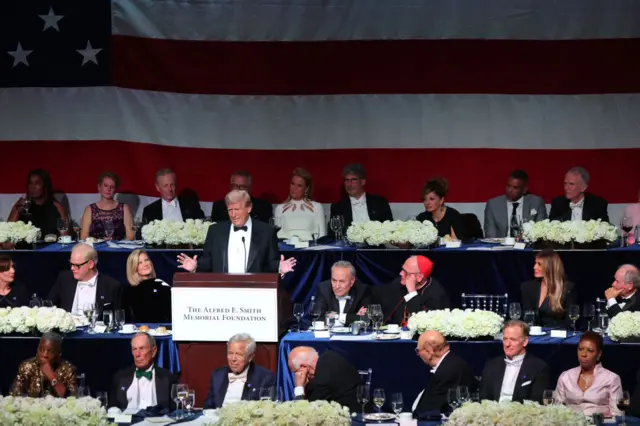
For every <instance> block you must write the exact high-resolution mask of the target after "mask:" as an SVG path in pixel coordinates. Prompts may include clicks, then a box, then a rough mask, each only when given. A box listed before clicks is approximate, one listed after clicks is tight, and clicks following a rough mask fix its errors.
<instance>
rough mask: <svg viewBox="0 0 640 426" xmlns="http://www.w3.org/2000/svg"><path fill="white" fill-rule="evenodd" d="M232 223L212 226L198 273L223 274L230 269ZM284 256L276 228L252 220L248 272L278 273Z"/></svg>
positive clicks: (199, 261)
mask: <svg viewBox="0 0 640 426" xmlns="http://www.w3.org/2000/svg"><path fill="white" fill-rule="evenodd" d="M230 229H231V222H229V221H224V222H220V223H216V224H215V225H211V226H210V227H209V230H208V231H207V239H206V240H205V242H204V251H203V252H202V257H201V258H199V259H198V269H197V271H198V272H222V273H226V272H228V270H229V262H228V259H227V257H228V251H229V231H230ZM279 267H280V254H279V252H278V239H277V237H276V233H275V232H274V229H273V228H272V227H271V226H269V225H267V224H266V223H263V222H260V221H259V220H252V221H251V244H250V245H249V253H247V272H248V273H260V272H278V269H279Z"/></svg>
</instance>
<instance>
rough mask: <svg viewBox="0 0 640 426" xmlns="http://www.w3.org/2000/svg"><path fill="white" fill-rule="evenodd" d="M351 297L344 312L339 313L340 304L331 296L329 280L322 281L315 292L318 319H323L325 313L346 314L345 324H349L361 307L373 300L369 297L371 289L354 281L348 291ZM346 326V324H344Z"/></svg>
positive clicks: (331, 290)
mask: <svg viewBox="0 0 640 426" xmlns="http://www.w3.org/2000/svg"><path fill="white" fill-rule="evenodd" d="M349 296H350V297H351V298H350V299H349V300H347V303H346V304H345V307H344V312H340V302H338V299H336V296H335V294H333V288H332V287H331V280H327V281H323V282H321V283H320V284H318V288H317V290H316V302H317V303H318V305H319V306H320V318H324V315H325V313H326V312H331V311H333V312H337V313H338V314H342V313H345V314H347V324H351V323H352V322H353V321H356V320H357V319H358V316H357V315H356V314H357V313H358V311H359V310H360V308H362V307H363V306H364V307H365V308H366V307H367V306H369V305H370V304H371V303H373V302H372V300H373V297H372V295H371V287H370V286H368V285H366V284H363V283H361V282H359V281H357V280H356V282H355V283H354V284H353V287H351V290H350V291H349ZM345 325H346V324H345Z"/></svg>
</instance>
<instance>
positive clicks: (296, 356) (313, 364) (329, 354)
mask: <svg viewBox="0 0 640 426" xmlns="http://www.w3.org/2000/svg"><path fill="white" fill-rule="evenodd" d="M288 363H289V370H291V371H292V372H293V373H295V376H296V387H295V390H294V392H295V395H296V399H306V400H308V401H318V400H321V401H329V402H331V401H335V402H337V403H338V404H340V405H342V406H344V407H348V408H349V410H351V411H352V412H354V411H357V410H359V409H360V408H361V407H360V405H359V404H358V398H357V389H358V385H360V384H361V378H360V374H358V370H356V369H355V367H354V366H353V365H351V364H349V362H348V361H347V360H346V359H344V358H343V357H342V356H340V355H338V353H336V352H333V351H330V350H327V351H324V352H323V353H322V355H318V352H316V350H315V349H313V348H311V347H308V346H298V347H297V348H294V349H293V350H292V351H291V353H290V354H289V359H288Z"/></svg>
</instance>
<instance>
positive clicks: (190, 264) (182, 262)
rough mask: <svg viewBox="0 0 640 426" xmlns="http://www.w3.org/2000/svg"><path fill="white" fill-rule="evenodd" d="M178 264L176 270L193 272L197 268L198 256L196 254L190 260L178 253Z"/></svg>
mask: <svg viewBox="0 0 640 426" xmlns="http://www.w3.org/2000/svg"><path fill="white" fill-rule="evenodd" d="M178 263H179V265H178V268H182V269H184V270H185V271H188V272H193V271H195V270H196V268H197V267H198V255H197V254H196V255H195V256H193V258H191V257H189V256H187V255H186V254H184V253H180V254H179V255H178Z"/></svg>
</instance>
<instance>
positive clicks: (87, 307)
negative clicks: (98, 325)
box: [82, 303, 95, 322]
mask: <svg viewBox="0 0 640 426" xmlns="http://www.w3.org/2000/svg"><path fill="white" fill-rule="evenodd" d="M94 309H95V305H94V304H93V303H85V304H84V305H82V313H83V314H84V316H85V317H86V318H87V321H88V322H91V317H92V316H93V311H94Z"/></svg>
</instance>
